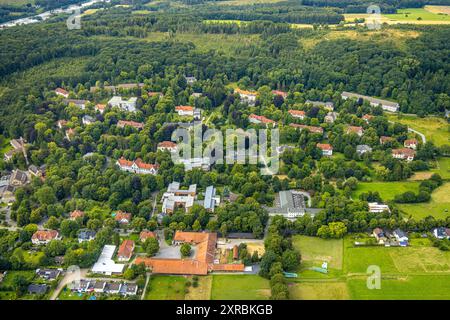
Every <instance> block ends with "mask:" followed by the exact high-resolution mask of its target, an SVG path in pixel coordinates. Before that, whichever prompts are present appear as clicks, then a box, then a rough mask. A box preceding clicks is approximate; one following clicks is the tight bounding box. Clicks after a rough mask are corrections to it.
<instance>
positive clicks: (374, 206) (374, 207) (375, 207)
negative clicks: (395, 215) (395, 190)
mask: <svg viewBox="0 0 450 320" xmlns="http://www.w3.org/2000/svg"><path fill="white" fill-rule="evenodd" d="M368 205H369V212H370V213H382V212H391V210H390V209H389V206H388V205H386V204H382V203H378V202H369V203H368Z"/></svg>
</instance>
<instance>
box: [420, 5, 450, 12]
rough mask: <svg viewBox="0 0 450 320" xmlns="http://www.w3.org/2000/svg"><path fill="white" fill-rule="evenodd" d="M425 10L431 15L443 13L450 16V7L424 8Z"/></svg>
mask: <svg viewBox="0 0 450 320" xmlns="http://www.w3.org/2000/svg"><path fill="white" fill-rule="evenodd" d="M423 8H424V9H425V10H427V11H429V12H433V13H437V14H439V13H444V14H450V6H425V7H423Z"/></svg>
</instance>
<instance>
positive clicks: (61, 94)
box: [55, 88, 69, 98]
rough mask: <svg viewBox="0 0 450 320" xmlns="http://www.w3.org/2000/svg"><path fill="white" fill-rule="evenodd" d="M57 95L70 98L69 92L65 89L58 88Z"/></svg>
mask: <svg viewBox="0 0 450 320" xmlns="http://www.w3.org/2000/svg"><path fill="white" fill-rule="evenodd" d="M55 93H56V94H57V95H58V96H63V97H64V98H68V97H69V91H67V90H65V89H63V88H56V89H55Z"/></svg>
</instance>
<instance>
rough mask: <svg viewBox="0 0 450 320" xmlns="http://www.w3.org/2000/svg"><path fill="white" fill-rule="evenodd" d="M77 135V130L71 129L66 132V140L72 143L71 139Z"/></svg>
mask: <svg viewBox="0 0 450 320" xmlns="http://www.w3.org/2000/svg"><path fill="white" fill-rule="evenodd" d="M74 135H75V130H74V129H72V128H69V129H67V130H66V139H67V140H68V141H70V139H71V138H72V137H73V136H74Z"/></svg>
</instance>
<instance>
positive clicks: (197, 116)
mask: <svg viewBox="0 0 450 320" xmlns="http://www.w3.org/2000/svg"><path fill="white" fill-rule="evenodd" d="M193 116H194V121H195V120H197V121H200V120H201V119H202V110H201V109H198V108H195V109H194V113H193Z"/></svg>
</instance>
